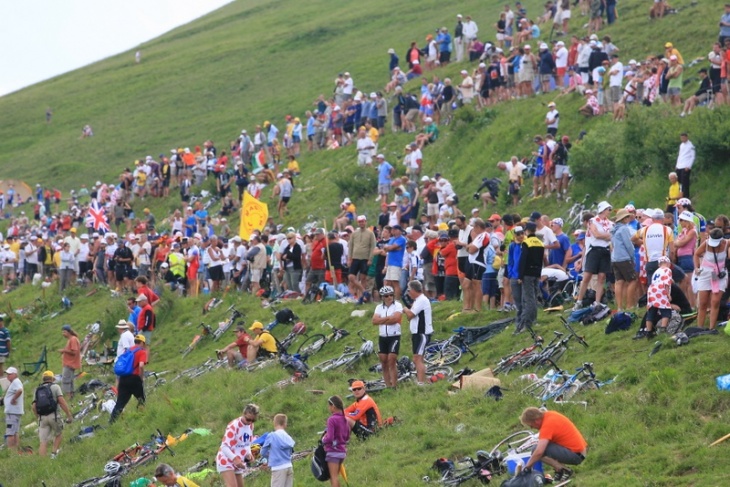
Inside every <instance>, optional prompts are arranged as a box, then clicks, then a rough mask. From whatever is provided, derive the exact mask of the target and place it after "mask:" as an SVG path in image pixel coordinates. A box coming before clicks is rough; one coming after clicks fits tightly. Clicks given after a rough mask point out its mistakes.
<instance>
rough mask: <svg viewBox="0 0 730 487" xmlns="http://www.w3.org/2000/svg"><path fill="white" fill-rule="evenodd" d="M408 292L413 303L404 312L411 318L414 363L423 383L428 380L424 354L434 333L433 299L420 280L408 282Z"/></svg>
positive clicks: (419, 378)
mask: <svg viewBox="0 0 730 487" xmlns="http://www.w3.org/2000/svg"><path fill="white" fill-rule="evenodd" d="M406 292H407V293H408V297H409V298H410V300H411V301H412V304H411V305H410V306H406V307H405V308H404V309H403V312H404V313H405V315H406V316H407V317H408V319H409V320H410V324H409V326H410V331H411V342H412V345H413V363H414V364H415V366H416V376H417V379H418V384H419V385H423V384H425V382H426V365H425V364H424V362H423V354H424V353H425V352H426V346H427V345H428V343H429V342H430V341H431V335H432V334H433V321H432V318H431V301H429V299H428V298H427V297H426V295H425V294H423V285H422V284H421V283H420V282H418V281H411V282H410V283H408V289H407V290H406Z"/></svg>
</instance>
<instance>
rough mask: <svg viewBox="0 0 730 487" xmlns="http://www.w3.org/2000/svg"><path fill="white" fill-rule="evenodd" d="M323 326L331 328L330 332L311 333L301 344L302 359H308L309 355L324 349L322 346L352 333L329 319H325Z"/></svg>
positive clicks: (300, 355)
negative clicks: (338, 326) (325, 333)
mask: <svg viewBox="0 0 730 487" xmlns="http://www.w3.org/2000/svg"><path fill="white" fill-rule="evenodd" d="M321 326H322V327H325V326H328V327H329V328H330V330H331V331H330V333H328V334H327V335H323V334H321V333H317V334H315V335H310V336H309V337H308V338H307V339H306V340H305V341H304V342H303V343H302V344H301V345H299V348H298V349H297V354H298V355H299V357H300V358H301V360H304V361H306V360H307V359H308V358H309V357H311V356H312V355H314V354H315V353H317V352H319V351H320V350H322V348H323V347H324V346H325V345H327V344H328V343H329V342H331V341H338V340H340V339H342V338H344V337H346V336H347V335H349V334H350V332H348V331H347V330H345V329H342V328H337V327H336V326H334V325H333V324H332V323H330V322H329V321H327V320H325V321H323V322H322V325H321Z"/></svg>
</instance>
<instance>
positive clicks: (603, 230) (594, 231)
mask: <svg viewBox="0 0 730 487" xmlns="http://www.w3.org/2000/svg"><path fill="white" fill-rule="evenodd" d="M612 209H613V207H612V206H611V204H610V203H609V202H608V201H601V202H600V203H598V209H597V213H598V214H597V215H596V216H595V217H593V218H591V219H590V221H589V222H588V231H587V232H586V248H587V249H588V250H587V254H586V258H585V262H584V264H583V265H584V269H583V282H582V283H581V286H580V291H579V292H578V296H577V297H576V300H575V306H576V309H580V307H581V301H582V300H583V296H584V295H585V293H586V291H587V290H588V285H589V284H590V281H591V279H592V278H593V276H594V275H597V276H598V283H597V289H596V301H595V303H594V305H595V304H597V303H600V302H601V298H602V297H603V285H604V283H605V282H606V274H608V273H609V272H610V271H611V251H610V250H609V246H610V245H611V230H612V229H613V222H612V221H611V220H609V218H608V216H609V214H610V213H611V210H612Z"/></svg>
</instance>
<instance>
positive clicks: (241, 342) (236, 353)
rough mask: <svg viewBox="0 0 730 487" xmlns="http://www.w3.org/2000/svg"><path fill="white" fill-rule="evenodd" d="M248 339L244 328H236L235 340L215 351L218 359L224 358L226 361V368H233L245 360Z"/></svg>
mask: <svg viewBox="0 0 730 487" xmlns="http://www.w3.org/2000/svg"><path fill="white" fill-rule="evenodd" d="M250 339H251V337H249V336H248V333H246V328H245V327H243V326H237V327H236V340H235V341H234V342H232V343H230V344H228V345H226V346H225V347H223V348H221V349H220V350H216V351H215V353H216V355H218V358H219V359H220V358H223V357H224V356H225V357H226V358H227V359H228V366H229V367H231V368H233V367H235V366H236V365H237V364H238V363H240V362H241V361H242V360H243V359H245V358H246V353H247V351H248V342H249V340H250Z"/></svg>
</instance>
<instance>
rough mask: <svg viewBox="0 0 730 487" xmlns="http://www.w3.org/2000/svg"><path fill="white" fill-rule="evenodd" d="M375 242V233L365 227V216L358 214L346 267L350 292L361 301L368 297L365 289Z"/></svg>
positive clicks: (368, 294)
mask: <svg viewBox="0 0 730 487" xmlns="http://www.w3.org/2000/svg"><path fill="white" fill-rule="evenodd" d="M375 244H376V238H375V234H374V233H373V231H372V230H370V229H369V228H368V227H367V217H366V216H365V215H360V216H358V217H357V228H356V229H355V231H354V232H353V233H352V236H351V237H350V252H349V254H348V258H349V262H348V263H347V267H348V269H349V273H348V280H349V285H350V289H351V290H352V292H351V294H352V295H353V296H354V297H355V298H358V299H360V300H361V301H363V300H368V299H370V293H369V292H368V291H367V281H368V269H369V268H370V264H371V263H372V261H373V255H374V254H373V252H374V251H375Z"/></svg>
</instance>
